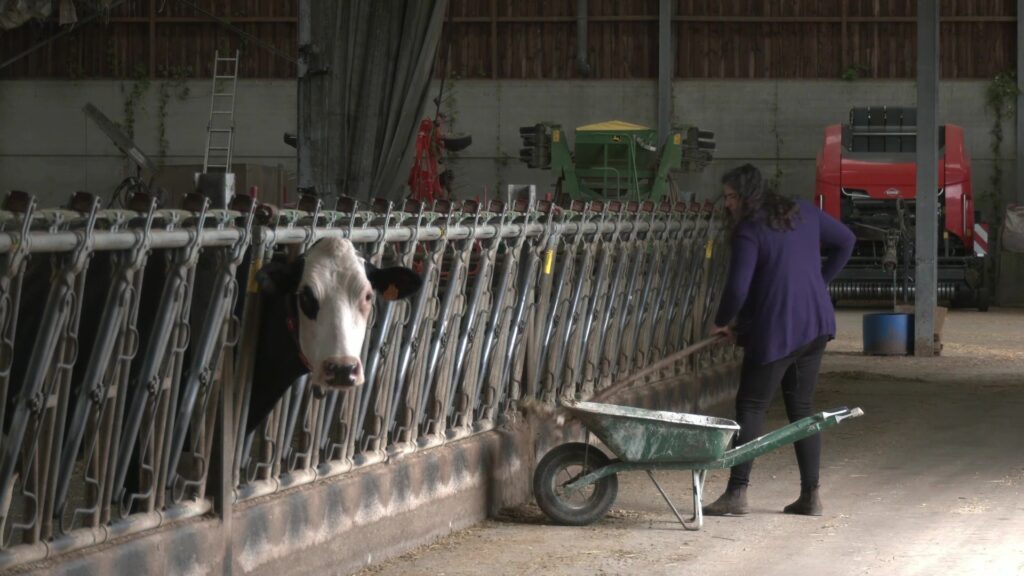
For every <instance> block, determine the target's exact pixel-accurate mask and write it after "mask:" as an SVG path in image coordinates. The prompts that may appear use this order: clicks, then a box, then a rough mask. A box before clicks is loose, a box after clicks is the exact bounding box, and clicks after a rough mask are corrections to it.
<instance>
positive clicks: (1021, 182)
mask: <svg viewBox="0 0 1024 576" xmlns="http://www.w3.org/2000/svg"><path fill="white" fill-rule="evenodd" d="M1022 81H1024V0H1017V86H1018V88H1019V87H1020V85H1021V82H1022ZM1016 144H1017V145H1016V148H1017V191H1016V192H1017V193H1016V194H1014V195H1013V197H1014V198H1016V199H1017V205H1018V206H1024V92H1017V143H1016ZM1002 216H1003V215H1002V214H996V215H995V217H996V218H1002ZM993 256H994V257H996V258H998V257H999V256H998V255H997V254H993Z"/></svg>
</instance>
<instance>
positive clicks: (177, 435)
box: [167, 253, 235, 487]
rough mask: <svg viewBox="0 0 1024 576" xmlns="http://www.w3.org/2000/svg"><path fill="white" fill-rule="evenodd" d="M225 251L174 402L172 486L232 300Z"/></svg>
mask: <svg viewBox="0 0 1024 576" xmlns="http://www.w3.org/2000/svg"><path fill="white" fill-rule="evenodd" d="M230 256H231V255H229V254H223V253H221V254H219V257H220V258H222V259H223V260H222V261H221V263H220V264H219V266H218V267H217V268H218V270H217V273H216V279H215V281H214V285H213V290H212V292H211V295H210V303H209V305H208V306H207V308H206V315H205V317H204V319H203V322H202V324H201V329H200V330H199V338H198V339H197V340H196V342H195V343H194V344H193V348H192V357H191V364H190V366H189V369H188V379H187V380H186V381H185V384H184V386H183V394H184V396H183V397H182V398H181V403H180V405H179V406H178V409H177V413H178V418H177V422H176V425H175V427H174V431H173V436H172V439H171V452H170V454H169V457H170V459H169V460H168V465H167V485H168V486H172V487H173V486H174V480H175V478H176V477H177V475H178V461H179V460H180V459H181V452H182V450H183V449H184V447H185V437H186V436H187V435H188V433H189V427H190V425H191V424H192V413H193V411H194V410H195V407H196V402H197V400H198V399H200V397H201V396H202V398H205V397H206V396H207V395H208V394H209V393H210V390H211V388H212V387H213V380H214V368H215V366H214V356H215V353H216V350H215V349H216V348H218V347H219V345H220V341H221V339H222V336H223V333H224V331H223V325H224V322H225V320H226V316H227V314H228V311H229V310H230V308H231V305H232V304H233V301H234V292H233V291H232V290H231V284H232V283H233V282H234V275H235V274H234V272H235V262H233V261H232V259H231V258H230Z"/></svg>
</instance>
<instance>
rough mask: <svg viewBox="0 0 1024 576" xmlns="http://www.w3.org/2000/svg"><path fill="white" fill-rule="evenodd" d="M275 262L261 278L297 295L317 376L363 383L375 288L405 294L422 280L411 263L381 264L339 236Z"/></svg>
mask: <svg viewBox="0 0 1024 576" xmlns="http://www.w3.org/2000/svg"><path fill="white" fill-rule="evenodd" d="M275 266H276V268H270V267H271V265H269V264H268V265H267V266H264V269H263V270H262V271H261V276H262V279H261V284H262V285H263V286H264V289H265V290H267V291H269V292H277V293H282V292H283V293H285V294H286V295H287V296H288V297H289V298H292V299H293V300H292V301H290V302H289V303H288V305H289V306H290V307H291V308H290V310H291V311H290V314H293V315H294V322H293V324H295V325H296V326H295V329H296V330H297V332H298V342H299V348H300V349H301V351H302V354H303V356H305V361H306V363H307V366H308V368H309V369H310V373H311V374H310V377H311V379H312V382H313V384H314V385H318V386H324V387H329V388H348V387H352V386H358V385H360V384H362V383H363V380H364V374H363V362H362V360H361V359H360V356H361V353H362V349H363V341H364V340H365V338H366V327H367V322H368V320H369V317H370V312H371V310H372V308H373V301H374V296H375V294H376V295H378V296H380V297H381V298H383V299H385V300H396V299H398V298H406V297H408V296H410V295H412V294H413V293H415V292H416V290H417V289H419V287H420V284H421V282H422V281H421V280H420V278H419V276H417V275H416V273H414V272H413V271H412V270H409V269H408V268H398V267H396V268H385V269H377V268H376V267H374V266H373V265H372V264H369V263H367V262H366V261H365V260H364V259H363V258H362V256H360V255H359V254H358V253H357V252H356V251H355V249H354V248H353V247H352V243H351V242H349V241H348V240H342V239H340V238H324V239H323V240H320V241H318V242H317V243H315V244H314V245H313V246H312V247H311V248H310V249H309V250H308V251H307V252H306V254H305V255H304V256H303V257H302V258H301V259H299V260H296V261H294V262H291V263H288V264H275ZM268 268H270V269H269V270H268ZM268 287H269V289H268ZM292 302H294V304H293V303H292Z"/></svg>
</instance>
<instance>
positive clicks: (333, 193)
mask: <svg viewBox="0 0 1024 576" xmlns="http://www.w3.org/2000/svg"><path fill="white" fill-rule="evenodd" d="M446 5H447V1H446V0H422V1H421V0H345V1H342V2H338V1H336V0H309V4H308V8H309V45H308V47H306V48H301V49H300V52H301V53H302V54H303V57H304V58H305V59H306V61H307V64H308V66H307V69H306V70H305V73H304V74H303V77H302V78H300V80H299V100H300V104H299V106H300V111H299V182H300V186H315V187H316V189H317V192H318V193H319V194H320V196H321V197H323V198H324V199H325V200H327V201H328V202H330V201H332V200H333V199H334V198H336V197H337V196H338V195H347V196H352V197H354V198H358V199H360V200H366V199H368V198H370V197H373V196H383V197H386V198H391V199H398V198H401V197H403V196H404V195H405V186H406V180H407V178H408V173H407V171H408V167H409V166H410V159H411V158H410V157H411V155H412V152H413V150H414V148H413V143H414V141H415V137H416V131H417V128H418V126H419V121H420V119H421V118H422V116H423V114H424V111H425V107H426V104H427V102H428V101H429V100H430V97H429V94H428V89H429V86H430V78H431V75H432V72H433V67H434V60H435V55H436V53H437V49H438V44H439V43H440V39H441V28H442V24H443V23H444V16H445V9H446ZM302 18H304V15H303V14H302V11H301V10H300V19H302ZM300 26H301V24H300Z"/></svg>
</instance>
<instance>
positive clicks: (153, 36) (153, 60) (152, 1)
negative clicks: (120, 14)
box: [149, 0, 156, 78]
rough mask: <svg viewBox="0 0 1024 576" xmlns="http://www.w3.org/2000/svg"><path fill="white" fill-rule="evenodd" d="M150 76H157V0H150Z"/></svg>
mask: <svg viewBox="0 0 1024 576" xmlns="http://www.w3.org/2000/svg"><path fill="white" fill-rule="evenodd" d="M149 77H150V78H156V0H149Z"/></svg>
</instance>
